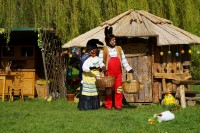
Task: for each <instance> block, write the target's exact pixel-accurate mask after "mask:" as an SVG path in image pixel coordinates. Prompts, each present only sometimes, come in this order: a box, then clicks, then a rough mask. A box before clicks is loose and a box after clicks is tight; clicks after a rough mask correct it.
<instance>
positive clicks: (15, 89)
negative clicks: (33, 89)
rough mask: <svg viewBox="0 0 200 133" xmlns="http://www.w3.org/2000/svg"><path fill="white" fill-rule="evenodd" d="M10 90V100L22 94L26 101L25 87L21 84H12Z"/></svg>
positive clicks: (21, 97)
mask: <svg viewBox="0 0 200 133" xmlns="http://www.w3.org/2000/svg"><path fill="white" fill-rule="evenodd" d="M8 92H9V101H13V100H14V96H16V95H17V96H20V100H21V101H22V102H24V95H23V89H22V87H20V86H10V87H9V88H8Z"/></svg>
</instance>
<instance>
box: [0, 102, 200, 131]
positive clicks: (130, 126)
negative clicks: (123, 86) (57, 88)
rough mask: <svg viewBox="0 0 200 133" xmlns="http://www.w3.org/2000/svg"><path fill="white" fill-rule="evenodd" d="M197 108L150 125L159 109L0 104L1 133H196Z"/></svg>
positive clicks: (24, 103) (70, 103)
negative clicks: (108, 108) (95, 108)
mask: <svg viewBox="0 0 200 133" xmlns="http://www.w3.org/2000/svg"><path fill="white" fill-rule="evenodd" d="M199 110H200V105H199V104H198V105H196V106H194V107H188V106H187V108H186V109H182V108H180V109H179V111H177V112H174V114H175V119H174V120H172V121H168V122H161V123H154V124H153V125H150V124H149V123H148V118H149V117H150V116H153V115H154V114H157V113H161V112H162V111H164V110H163V109H162V107H161V106H160V105H141V106H139V105H138V106H136V105H130V106H129V105H124V109H123V110H122V111H117V110H114V109H113V110H106V109H105V108H104V107H102V108H100V109H99V110H96V111H79V110H78V109H77V103H75V102H68V101H67V100H66V99H58V100H52V101H51V102H47V101H45V100H43V99H41V100H39V99H37V98H36V99H27V98H25V102H20V101H19V99H15V100H14V101H13V102H8V101H5V102H4V103H1V104H0V117H1V121H0V130H1V132H2V133H24V132H30V133H48V132H49V133H85V132H88V133H105V132H108V131H109V132H111V133H113V132H115V133H132V132H134V133H166V132H168V133H188V132H190V133H197V132H199V130H200V127H199V119H200V111H199Z"/></svg>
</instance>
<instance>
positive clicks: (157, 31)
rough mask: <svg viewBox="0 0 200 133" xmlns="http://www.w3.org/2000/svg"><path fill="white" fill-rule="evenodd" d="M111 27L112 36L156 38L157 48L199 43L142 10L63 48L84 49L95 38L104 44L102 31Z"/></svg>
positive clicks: (191, 36)
mask: <svg viewBox="0 0 200 133" xmlns="http://www.w3.org/2000/svg"><path fill="white" fill-rule="evenodd" d="M106 26H112V27H113V34H114V35H115V36H118V37H152V36H156V37H157V40H158V44H157V45H158V46H162V45H175V44H195V43H200V37H198V36H196V35H193V34H191V33H189V32H187V31H184V30H182V29H180V28H178V27H175V26H174V25H173V23H172V22H171V21H169V20H166V19H164V18H160V17H158V16H155V15H153V14H150V13H148V12H146V11H142V10H138V11H137V10H136V11H134V10H129V11H127V12H124V13H122V14H120V15H118V16H116V17H114V18H112V19H110V20H108V21H106V22H103V23H102V24H101V25H100V26H98V27H96V28H94V29H92V30H90V31H88V32H86V33H84V34H82V35H80V36H78V37H76V38H74V39H72V40H71V41H69V42H68V43H65V44H64V45H63V48H67V47H72V46H79V47H85V46H86V43H87V41H88V40H89V39H92V38H96V39H99V40H100V41H102V42H104V38H105V35H104V29H105V27H106Z"/></svg>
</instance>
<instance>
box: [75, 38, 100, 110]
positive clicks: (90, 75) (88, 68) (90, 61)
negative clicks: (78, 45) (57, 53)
mask: <svg viewBox="0 0 200 133" xmlns="http://www.w3.org/2000/svg"><path fill="white" fill-rule="evenodd" d="M97 44H100V45H103V43H102V42H100V41H99V40H98V39H91V40H89V41H88V42H87V45H86V51H87V52H86V53H85V55H83V56H82V58H81V59H80V61H81V62H80V74H79V78H81V96H80V98H79V105H78V109H79V110H97V109H99V107H100V102H99V97H98V90H97V86H96V84H95V82H96V78H95V77H96V76H99V75H100V72H99V68H100V67H99V58H98V56H97V52H98V49H97Z"/></svg>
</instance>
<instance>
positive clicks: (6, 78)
mask: <svg viewBox="0 0 200 133" xmlns="http://www.w3.org/2000/svg"><path fill="white" fill-rule="evenodd" d="M0 80H2V82H1V83H2V84H0V90H2V102H4V99H5V93H6V91H8V86H11V85H12V83H13V81H14V75H7V74H0Z"/></svg>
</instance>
